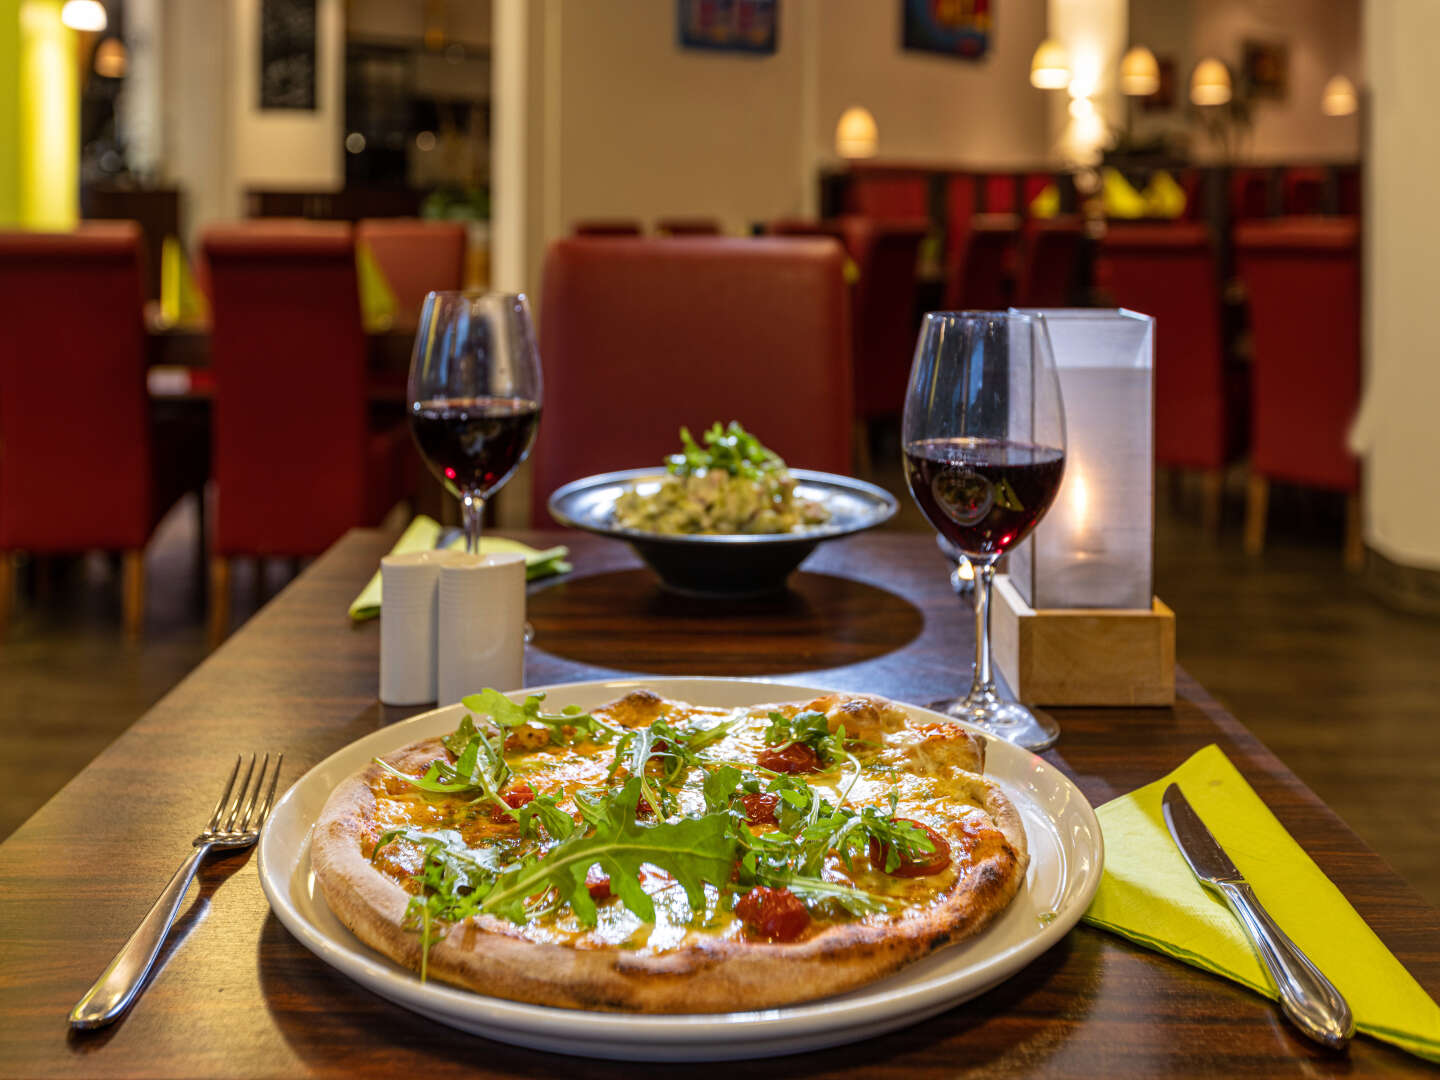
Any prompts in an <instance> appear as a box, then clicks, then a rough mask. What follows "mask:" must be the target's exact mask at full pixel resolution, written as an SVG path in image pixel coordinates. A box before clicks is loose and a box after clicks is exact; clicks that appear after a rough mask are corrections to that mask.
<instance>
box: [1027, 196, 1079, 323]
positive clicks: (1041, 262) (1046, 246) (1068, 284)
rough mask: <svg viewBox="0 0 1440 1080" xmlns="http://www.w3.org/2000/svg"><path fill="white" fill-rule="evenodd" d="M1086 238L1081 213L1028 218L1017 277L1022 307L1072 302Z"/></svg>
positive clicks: (1050, 305) (1063, 304)
mask: <svg viewBox="0 0 1440 1080" xmlns="http://www.w3.org/2000/svg"><path fill="white" fill-rule="evenodd" d="M1084 242H1085V227H1084V225H1083V224H1081V221H1080V219H1079V218H1078V217H1074V216H1066V217H1054V218H1032V219H1031V220H1030V221H1028V222H1026V225H1025V230H1024V235H1023V238H1022V243H1021V245H1020V247H1021V251H1020V270H1019V273H1018V274H1017V275H1016V280H1015V297H1016V303H1018V304H1019V305H1020V306H1021V307H1065V306H1067V305H1069V304H1070V302H1071V293H1072V292H1073V291H1074V288H1075V280H1076V276H1077V274H1078V273H1079V268H1080V248H1081V245H1082V244H1084Z"/></svg>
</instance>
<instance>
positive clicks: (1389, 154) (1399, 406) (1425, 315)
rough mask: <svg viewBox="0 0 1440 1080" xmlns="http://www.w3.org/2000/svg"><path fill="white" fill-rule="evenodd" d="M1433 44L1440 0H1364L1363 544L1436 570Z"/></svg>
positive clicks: (1439, 270)
mask: <svg viewBox="0 0 1440 1080" xmlns="http://www.w3.org/2000/svg"><path fill="white" fill-rule="evenodd" d="M1436 41H1440V4H1432V3H1415V2H1414V0H1367V2H1366V11H1365V66H1366V69H1367V70H1368V71H1369V73H1370V74H1369V76H1368V78H1367V82H1368V84H1369V92H1370V101H1369V129H1370V130H1369V136H1370V137H1369V145H1368V146H1367V147H1366V151H1365V155H1366V162H1367V170H1366V185H1365V187H1366V192H1365V194H1366V207H1365V212H1366V215H1367V217H1366V226H1365V236H1364V240H1365V270H1366V279H1365V305H1364V310H1365V318H1366V331H1365V344H1366V349H1365V351H1366V359H1367V362H1368V373H1367V379H1366V384H1367V385H1366V400H1365V406H1364V408H1363V410H1362V417H1363V419H1362V422H1361V423H1360V425H1359V427H1358V430H1357V433H1356V434H1357V436H1358V438H1357V441H1358V442H1359V443H1360V444H1361V448H1362V452H1363V453H1364V458H1365V470H1364V480H1363V482H1364V495H1365V511H1366V513H1365V518H1366V525H1365V533H1366V537H1365V538H1366V542H1367V543H1368V544H1369V546H1370V547H1372V548H1374V549H1375V550H1376V551H1378V552H1380V554H1382V555H1384V556H1386V557H1387V558H1389V559H1391V560H1393V561H1395V562H1399V563H1403V564H1406V565H1409V566H1418V567H1425V568H1428V569H1434V570H1440V472H1437V470H1436V464H1437V463H1440V425H1437V424H1436V423H1435V403H1436V402H1437V401H1440V363H1437V360H1436V358H1437V357H1440V320H1437V319H1436V317H1435V310H1434V308H1435V296H1436V295H1437V294H1440V263H1437V262H1436V260H1435V257H1434V252H1435V251H1436V249H1437V248H1440V215H1437V214H1436V213H1435V210H1434V208H1433V207H1434V194H1435V192H1434V182H1433V177H1434V176H1435V173H1436V171H1437V170H1440V127H1437V126H1436V124H1435V115H1434V113H1435V100H1436V93H1435V58H1434V43H1435V42H1436Z"/></svg>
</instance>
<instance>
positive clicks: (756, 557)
mask: <svg viewBox="0 0 1440 1080" xmlns="http://www.w3.org/2000/svg"><path fill="white" fill-rule="evenodd" d="M665 475H666V473H665V471H664V470H663V469H626V470H625V471H623V472H612V473H602V474H600V475H599V476H587V477H585V478H584V479H583V480H575V481H572V482H571V483H569V484H566V485H565V486H564V487H561V488H557V489H556V490H555V492H554V493H553V494H552V495H551V496H550V501H549V507H550V516H551V517H553V518H554V519H555V520H556V521H558V522H560V524H562V525H568V526H570V527H571V528H575V529H584V530H585V531H586V532H592V533H596V534H598V535H600V536H609V537H613V538H614V539H616V540H624V541H625V542H627V543H628V544H629V545H630V546H631V547H633V548H634V549H635V551H636V552H637V553H638V554H639V555H640V557H641V558H642V559H644V560H645V561H646V563H648V564H649V565H650V568H651V569H653V570H654V571H655V572H656V573H657V574H659V575H660V580H661V581H662V582H663V583H664V585H665V586H666V588H669V589H673V590H674V591H675V592H678V593H684V594H686V595H689V596H760V595H763V594H765V593H772V592H777V591H778V590H780V589H783V588H784V587H785V579H786V578H788V577H789V576H790V573H791V571H793V570H794V569H795V568H796V567H797V566H799V565H800V563H801V562H803V561H804V559H805V556H807V555H809V554H810V552H812V551H814V550H815V547H816V545H817V544H820V543H822V542H823V541H825V540H833V539H834V538H835V537H837V536H849V535H850V534H851V533H857V532H862V531H863V530H865V529H872V528H874V527H875V526H876V525H881V524H884V523H885V522H887V521H889V520H890V519H891V518H892V517H894V516H895V512H896V510H898V509H899V504H898V503H897V502H896V501H895V496H893V495H891V494H890V493H889V492H888V491H885V490H884V489H883V488H878V487H876V486H875V485H874V484H867V483H865V481H863V480H854V479H851V478H850V477H848V476H835V475H832V474H831V473H822V472H811V471H810V470H808V469H791V470H790V475H791V476H793V477H794V478H795V481H796V483H795V493H796V494H797V495H799V496H801V497H802V498H806V499H814V500H815V501H817V502H820V503H823V504H824V505H825V507H826V509H828V510H829V511H830V520H829V521H827V522H826V523H825V524H823V525H815V526H811V527H808V528H804V529H797V530H795V531H794V532H788V533H767V534H755V535H751V534H730V533H727V534H723V535H710V534H707V535H696V536H671V535H667V534H661V533H651V532H642V531H641V530H639V529H625V528H621V527H620V526H618V525H616V524H615V500H616V499H618V498H619V497H620V495H621V494H622V493H624V492H625V491H628V490H629V489H630V487H631V486H632V485H634V484H637V483H641V484H643V483H646V482H647V481H648V482H652V483H658V482H659V481H661V480H662V479H664V477H665Z"/></svg>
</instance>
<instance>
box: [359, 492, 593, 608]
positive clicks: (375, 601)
mask: <svg viewBox="0 0 1440 1080" xmlns="http://www.w3.org/2000/svg"><path fill="white" fill-rule="evenodd" d="M438 539H440V525H439V523H438V522H436V520H435V519H434V518H430V517H426V516H425V515H424V514H420V515H417V516H416V518H415V520H414V521H412V522H410V524H409V525H408V526H407V527H406V529H405V531H404V532H403V533H401V534H400V539H399V540H397V541H395V546H394V547H393V548H391V549H390V554H392V555H398V554H399V553H401V552H404V551H429V550H430V549H431V548H433V547H434V546H435V541H437V540H438ZM447 546H448V547H451V548H463V547H464V546H465V538H464V537H463V536H461V537H457V538H456V539H455V540H453V541H451V542H450V543H449V544H448V545H447ZM500 552H519V553H520V554H521V555H524V556H525V579H526V580H527V581H534V580H535V579H536V578H541V577H546V576H548V575H550V574H568V573H569V572H570V569H571V567H570V564H569V563H568V562H566V561H565V556H566V555H568V554H569V553H570V549H569V548H566V547H552V548H547V549H545V550H544V551H537V550H535V548H532V547H526V546H525V545H524V544H522V543H520V542H519V541H518V540H507V539H505V538H504V537H503V536H482V537H481V538H480V554H482V555H495V554H498V553H500ZM379 614H380V571H378V570H377V571H375V576H374V577H372V578H371V579H370V583H369V584H368V585H366V586H365V588H364V589H363V590H361V592H360V595H359V596H357V597H356V598H355V599H354V600H353V601H352V602H351V604H350V618H352V619H354V620H355V621H356V622H364V621H365V620H366V619H373V618H375V616H377V615H379Z"/></svg>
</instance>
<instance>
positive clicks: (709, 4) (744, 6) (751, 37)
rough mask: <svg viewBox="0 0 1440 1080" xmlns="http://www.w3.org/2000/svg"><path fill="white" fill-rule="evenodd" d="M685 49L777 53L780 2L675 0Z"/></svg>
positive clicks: (680, 33)
mask: <svg viewBox="0 0 1440 1080" xmlns="http://www.w3.org/2000/svg"><path fill="white" fill-rule="evenodd" d="M675 22H676V26H677V28H678V30H679V36H680V47H681V48H682V49H706V50H709V51H711V52H743V53H760V54H766V53H773V52H774V51H775V47H776V39H777V38H778V37H779V22H780V0H675Z"/></svg>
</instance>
